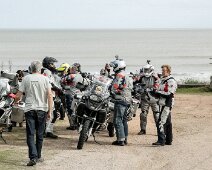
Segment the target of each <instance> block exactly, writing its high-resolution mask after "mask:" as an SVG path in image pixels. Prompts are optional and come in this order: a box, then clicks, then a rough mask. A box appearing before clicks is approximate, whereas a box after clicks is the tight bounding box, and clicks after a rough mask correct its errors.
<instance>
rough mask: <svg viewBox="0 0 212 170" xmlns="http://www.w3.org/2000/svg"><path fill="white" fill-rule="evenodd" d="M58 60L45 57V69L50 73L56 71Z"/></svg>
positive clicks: (43, 63)
mask: <svg viewBox="0 0 212 170" xmlns="http://www.w3.org/2000/svg"><path fill="white" fill-rule="evenodd" d="M56 62H57V60H56V59H55V58H53V57H45V58H44V59H43V62H42V65H43V67H44V68H47V69H49V70H50V71H56V67H55V65H54V63H56Z"/></svg>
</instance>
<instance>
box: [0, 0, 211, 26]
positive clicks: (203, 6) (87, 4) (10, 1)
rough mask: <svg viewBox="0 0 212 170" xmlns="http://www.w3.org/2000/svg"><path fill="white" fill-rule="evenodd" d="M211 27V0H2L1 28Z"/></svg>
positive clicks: (0, 8)
mask: <svg viewBox="0 0 212 170" xmlns="http://www.w3.org/2000/svg"><path fill="white" fill-rule="evenodd" d="M157 28H159V29H160V28H161V29H163V28H171V29H175V28H203V29H204V28H212V1H211V0H0V29H157Z"/></svg>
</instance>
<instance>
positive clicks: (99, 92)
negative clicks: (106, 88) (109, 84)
mask: <svg viewBox="0 0 212 170" xmlns="http://www.w3.org/2000/svg"><path fill="white" fill-rule="evenodd" d="M102 92H103V89H102V87H101V86H97V87H96V89H95V93H96V94H101V93H102Z"/></svg>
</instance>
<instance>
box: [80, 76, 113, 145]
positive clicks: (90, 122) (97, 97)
mask: <svg viewBox="0 0 212 170" xmlns="http://www.w3.org/2000/svg"><path fill="white" fill-rule="evenodd" d="M110 84H111V79H109V78H107V77H104V76H96V77H94V78H93V80H92V83H91V85H90V86H89V87H88V89H87V90H86V91H85V92H84V95H83V96H82V98H81V100H80V103H79V105H78V107H77V108H76V125H77V127H78V132H79V134H80V136H79V141H78V144H77V149H82V148H83V145H84V143H85V142H86V141H87V140H88V138H89V137H90V136H91V135H93V136H94V133H95V132H97V131H98V130H99V128H100V127H101V129H106V127H107V121H108V119H109V117H110V111H109V101H110V93H109V90H108V88H109V85H110Z"/></svg>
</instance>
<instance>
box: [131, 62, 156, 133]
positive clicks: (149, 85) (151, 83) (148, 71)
mask: <svg viewBox="0 0 212 170" xmlns="http://www.w3.org/2000/svg"><path fill="white" fill-rule="evenodd" d="M142 70H143V73H142V74H141V76H140V78H139V79H138V80H137V81H135V82H134V84H137V83H139V84H142V85H143V90H142V92H141V93H140V94H139V95H140V100H141V114H140V132H139V133H138V135H145V134H146V126H147V115H148V113H149V108H150V107H151V109H152V112H153V116H154V120H155V124H156V123H157V121H158V118H159V107H158V104H157V103H156V102H155V103H154V102H150V101H149V100H148V94H147V93H145V90H149V89H153V88H157V87H158V83H159V77H158V76H157V75H156V74H155V72H154V66H153V65H151V64H150V61H149V60H148V61H147V64H146V65H145V66H144V67H143V69H142Z"/></svg>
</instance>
